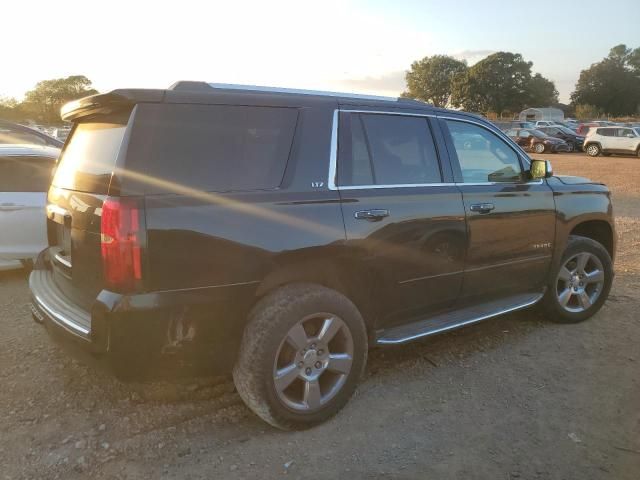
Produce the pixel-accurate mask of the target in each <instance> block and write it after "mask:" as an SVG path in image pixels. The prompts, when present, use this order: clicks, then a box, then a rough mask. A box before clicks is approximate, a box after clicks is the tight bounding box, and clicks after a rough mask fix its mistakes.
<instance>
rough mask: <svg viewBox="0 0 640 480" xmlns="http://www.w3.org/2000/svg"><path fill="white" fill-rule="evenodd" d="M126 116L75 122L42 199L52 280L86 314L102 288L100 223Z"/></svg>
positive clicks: (123, 134)
mask: <svg viewBox="0 0 640 480" xmlns="http://www.w3.org/2000/svg"><path fill="white" fill-rule="evenodd" d="M127 121H128V115H126V117H125V118H122V117H118V118H101V119H99V120H95V119H94V120H92V121H90V122H82V123H78V124H77V125H76V126H75V127H74V130H73V132H72V134H71V137H70V139H69V140H68V142H67V144H66V145H65V148H64V150H63V152H62V155H61V156H60V160H59V162H58V165H57V166H56V171H55V174H54V177H53V181H52V186H51V188H50V189H49V194H48V198H47V237H48V241H49V257H50V259H51V267H52V271H53V275H54V281H55V283H56V285H57V287H58V288H59V289H60V290H61V291H62V293H63V294H64V295H65V296H66V297H68V298H69V299H70V300H71V301H72V302H73V303H76V304H77V305H79V306H81V307H82V308H84V309H86V310H90V309H91V306H92V304H93V302H94V300H95V298H96V296H97V295H98V293H99V292H100V290H102V288H103V275H102V254H101V242H100V223H101V215H102V206H103V203H104V201H105V199H106V198H107V195H108V193H109V191H110V189H111V182H112V177H113V172H114V170H115V169H116V163H117V161H118V155H119V153H120V150H121V149H122V145H123V141H124V138H125V131H126V128H127Z"/></svg>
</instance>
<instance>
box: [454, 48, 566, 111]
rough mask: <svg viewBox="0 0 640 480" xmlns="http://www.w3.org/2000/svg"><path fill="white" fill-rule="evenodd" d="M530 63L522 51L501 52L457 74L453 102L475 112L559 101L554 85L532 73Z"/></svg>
mask: <svg viewBox="0 0 640 480" xmlns="http://www.w3.org/2000/svg"><path fill="white" fill-rule="evenodd" d="M532 65H533V64H532V63H531V62H527V61H525V60H524V58H522V55H520V54H519V53H510V52H498V53H494V54H493V55H489V56H488V57H486V58H484V59H483V60H480V61H479V62H478V63H476V64H475V65H473V66H472V67H470V68H469V69H468V70H467V71H466V72H465V73H463V74H459V75H456V77H455V78H454V80H453V85H452V95H451V101H452V104H453V105H454V106H456V107H462V108H464V109H465V110H470V111H474V112H496V113H498V114H502V113H503V112H519V111H520V110H522V109H523V108H524V107H527V106H533V105H534V104H535V105H539V104H540V103H542V104H546V105H550V104H552V103H555V102H556V101H557V92H556V89H555V85H554V84H553V82H551V81H550V80H547V79H546V78H544V77H543V76H542V75H540V74H536V75H534V76H532V75H531V66H532Z"/></svg>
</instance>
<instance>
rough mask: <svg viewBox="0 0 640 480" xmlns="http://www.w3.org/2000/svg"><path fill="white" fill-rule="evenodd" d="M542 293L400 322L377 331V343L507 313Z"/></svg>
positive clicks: (401, 340) (402, 340) (394, 342)
mask: <svg viewBox="0 0 640 480" xmlns="http://www.w3.org/2000/svg"><path fill="white" fill-rule="evenodd" d="M542 296H543V293H523V294H519V295H513V296H511V297H507V298H503V299H501V300H494V301H492V302H488V303H483V304H482V305H476V306H473V307H467V308H463V309H462V310H456V311H453V312H447V313H442V314H440V315H436V316H435V317H430V318H428V319H426V320H418V321H417V322H413V323H409V324H406V325H401V326H399V327H393V328H389V329H387V330H382V331H380V332H379V334H378V338H377V340H376V343H377V344H378V345H397V344H400V343H407V342H410V341H412V340H417V339H418V338H423V337H427V336H429V335H435V334H436V333H441V332H446V331H447V330H453V329H455V328H459V327H463V326H465V325H469V324H471V323H476V322H480V321H481V320H486V319H487V318H491V317H497V316H498V315H502V314H504V313H509V312H515V311H516V310H521V309H523V308H527V307H530V306H531V305H534V304H535V303H537V302H538V301H539V300H540V299H541V298H542Z"/></svg>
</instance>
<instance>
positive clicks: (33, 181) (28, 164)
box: [0, 156, 55, 192]
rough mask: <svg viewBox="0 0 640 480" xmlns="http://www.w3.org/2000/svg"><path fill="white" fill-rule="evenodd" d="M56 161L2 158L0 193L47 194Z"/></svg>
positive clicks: (44, 158)
mask: <svg viewBox="0 0 640 480" xmlns="http://www.w3.org/2000/svg"><path fill="white" fill-rule="evenodd" d="M54 163H55V159H53V158H47V157H28V156H20V157H0V192H46V191H47V190H49V183H50V182H51V171H52V169H53V165H54Z"/></svg>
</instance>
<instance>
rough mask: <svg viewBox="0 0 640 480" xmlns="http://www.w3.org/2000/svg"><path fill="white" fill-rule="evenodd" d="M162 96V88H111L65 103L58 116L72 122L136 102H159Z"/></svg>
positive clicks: (105, 113) (118, 109)
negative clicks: (104, 91) (109, 90)
mask: <svg viewBox="0 0 640 480" xmlns="http://www.w3.org/2000/svg"><path fill="white" fill-rule="evenodd" d="M163 98H164V91H163V90H148V89H127V90H113V91H112V92H109V93H101V94H98V95H91V96H88V97H84V98H80V99H78V100H74V101H72V102H69V103H66V104H64V105H63V106H62V108H61V109H60V116H61V117H62V120H64V121H67V122H72V121H75V120H78V119H79V118H81V117H87V116H90V115H107V114H110V113H115V112H120V111H123V110H127V109H131V108H133V106H134V105H135V104H136V103H142V102H161V101H162V100H163Z"/></svg>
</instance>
